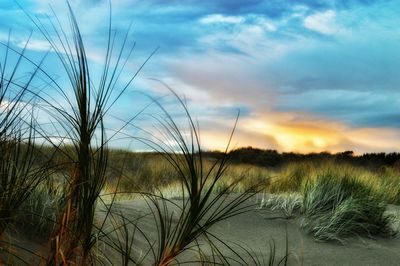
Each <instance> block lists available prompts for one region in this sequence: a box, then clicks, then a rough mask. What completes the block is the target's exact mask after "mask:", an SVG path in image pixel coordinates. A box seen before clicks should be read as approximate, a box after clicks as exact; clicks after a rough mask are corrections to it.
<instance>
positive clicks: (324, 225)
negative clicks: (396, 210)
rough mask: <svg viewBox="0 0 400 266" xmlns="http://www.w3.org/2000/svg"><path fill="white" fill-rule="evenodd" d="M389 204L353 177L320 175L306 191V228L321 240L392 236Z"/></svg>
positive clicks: (304, 226) (307, 186)
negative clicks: (388, 210) (387, 208)
mask: <svg viewBox="0 0 400 266" xmlns="http://www.w3.org/2000/svg"><path fill="white" fill-rule="evenodd" d="M386 206H387V204H386V202H385V201H384V200H383V199H382V198H381V197H379V196H378V195H376V194H375V193H374V191H373V190H372V188H371V187H370V186H368V185H366V184H365V183H363V182H361V181H359V180H357V179H356V178H354V177H350V176H338V175H335V174H333V173H325V174H323V175H319V176H318V177H317V178H316V179H315V180H314V181H310V182H309V183H307V184H306V186H305V189H304V200H303V207H304V220H303V223H302V227H303V228H304V229H305V230H306V231H307V232H308V233H310V234H312V235H313V236H314V237H315V238H316V239H318V240H337V241H342V240H343V237H346V236H352V235H360V236H369V237H372V236H374V235H386V236H387V235H390V234H392V233H393V232H392V230H391V229H390V222H391V218H390V217H389V216H386V215H385V210H386Z"/></svg>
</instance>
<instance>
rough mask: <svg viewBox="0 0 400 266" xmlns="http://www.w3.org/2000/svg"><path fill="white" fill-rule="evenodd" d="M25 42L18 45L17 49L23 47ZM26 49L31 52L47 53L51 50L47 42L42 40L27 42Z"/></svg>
mask: <svg viewBox="0 0 400 266" xmlns="http://www.w3.org/2000/svg"><path fill="white" fill-rule="evenodd" d="M25 45H26V41H21V42H19V43H18V47H21V48H23V47H25ZM26 48H27V49H29V50H32V51H49V50H50V49H51V45H50V44H49V42H48V41H44V40H33V39H31V40H29V42H28V44H27V45H26Z"/></svg>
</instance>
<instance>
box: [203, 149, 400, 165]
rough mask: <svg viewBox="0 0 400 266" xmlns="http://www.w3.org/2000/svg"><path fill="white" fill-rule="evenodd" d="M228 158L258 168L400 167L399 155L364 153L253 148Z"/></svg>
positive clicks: (237, 150) (210, 153)
mask: <svg viewBox="0 0 400 266" xmlns="http://www.w3.org/2000/svg"><path fill="white" fill-rule="evenodd" d="M206 154H207V156H209V157H219V155H220V152H207V153H206ZM230 158H231V160H232V161H233V162H235V163H248V164H255V165H259V166H272V167H279V166H282V165H285V164H288V163H292V162H302V161H309V160H324V159H327V160H335V161H337V162H346V163H350V164H353V165H359V166H364V167H365V166H368V167H381V166H396V167H400V153H395V152H393V153H383V152H382V153H365V154H363V155H355V154H354V152H353V151H344V152H339V153H334V154H332V153H329V152H320V153H308V154H301V153H294V152H282V153H280V152H278V151H276V150H263V149H257V148H253V147H245V148H239V149H236V150H233V151H231V152H230Z"/></svg>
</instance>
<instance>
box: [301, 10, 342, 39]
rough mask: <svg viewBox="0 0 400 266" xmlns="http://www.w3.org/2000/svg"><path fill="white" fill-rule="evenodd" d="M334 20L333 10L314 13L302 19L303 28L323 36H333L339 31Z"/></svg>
mask: <svg viewBox="0 0 400 266" xmlns="http://www.w3.org/2000/svg"><path fill="white" fill-rule="evenodd" d="M335 19H336V13H335V11H333V10H328V11H325V12H320V13H316V14H313V15H311V16H308V17H306V18H305V19H304V27H306V28H307V29H310V30H312V31H316V32H319V33H322V34H325V35H331V34H335V33H337V32H338V31H339V28H338V27H337V25H336V21H335Z"/></svg>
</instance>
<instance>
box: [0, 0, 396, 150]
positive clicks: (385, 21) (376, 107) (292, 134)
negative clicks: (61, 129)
mask: <svg viewBox="0 0 400 266" xmlns="http://www.w3.org/2000/svg"><path fill="white" fill-rule="evenodd" d="M18 3H19V4H20V5H21V6H22V7H23V9H25V11H26V12H27V13H29V14H31V15H33V16H37V17H38V18H39V19H41V20H42V21H44V23H46V21H47V20H46V15H49V16H50V17H52V16H53V15H52V13H51V9H50V7H49V4H50V5H51V7H52V8H53V9H54V12H55V13H56V14H57V16H59V18H60V21H61V24H62V25H63V27H65V28H67V29H68V25H69V24H68V19H67V15H68V14H67V12H66V10H67V9H66V3H65V1H56V0H53V1H48V0H26V1H22V0H19V1H18ZM70 3H71V6H72V8H73V10H74V12H75V15H76V17H77V18H78V22H79V25H80V28H81V32H82V35H83V39H84V41H85V45H86V50H87V54H88V58H89V59H90V63H91V65H92V67H93V72H94V73H95V74H94V76H96V71H99V70H100V69H101V65H102V63H103V58H104V53H105V52H104V51H105V48H106V44H107V32H108V17H109V10H110V5H109V1H108V0H71V1H70ZM111 6H112V11H111V12H112V29H113V30H115V32H116V34H117V39H116V42H117V43H119V44H120V43H122V40H123V38H124V34H125V32H126V31H127V29H128V27H129V25H132V27H131V30H130V32H129V38H128V46H129V45H133V41H134V42H135V43H136V44H135V49H134V52H133V54H132V56H131V59H130V60H129V61H128V64H127V66H126V68H125V71H124V75H123V76H122V77H121V84H123V82H124V81H125V82H126V81H127V80H129V78H130V76H132V74H133V73H134V72H135V71H136V70H137V69H138V67H139V66H140V65H141V63H143V62H144V61H145V60H146V58H147V57H148V56H149V55H150V54H151V53H152V52H153V51H154V50H155V49H157V48H158V50H157V52H156V53H155V55H154V56H152V57H151V59H150V60H149V61H148V62H147V63H146V65H145V67H144V68H143V69H142V70H141V71H140V73H139V76H138V77H137V78H136V79H135V81H134V82H133V84H132V85H131V86H130V87H129V88H128V90H127V92H126V93H125V94H124V95H123V98H121V99H120V101H119V102H118V104H117V105H116V106H114V107H113V110H112V111H113V112H114V116H116V117H119V118H124V119H129V116H132V115H133V114H135V112H138V110H140V109H141V108H142V107H143V106H146V104H147V103H148V101H149V97H147V96H144V94H142V93H145V94H146V95H150V96H151V97H156V98H158V99H161V100H160V101H161V102H162V103H163V104H164V106H165V107H166V108H167V109H168V110H169V111H170V112H171V114H173V116H174V117H175V118H176V119H184V112H183V110H182V108H180V106H179V104H178V102H177V101H176V99H174V97H173V96H171V93H170V92H169V91H168V89H166V87H165V86H164V85H163V84H162V83H164V84H166V85H168V86H169V87H171V88H172V89H173V90H174V91H175V92H177V94H179V95H180V96H181V97H183V98H184V99H185V101H186V103H187V105H188V107H189V110H190V112H191V114H192V116H193V118H194V119H195V120H196V121H198V122H199V125H200V130H201V138H202V145H203V147H204V148H206V149H223V148H224V147H225V145H226V143H227V140H228V137H229V134H230V131H231V130H232V127H233V125H234V123H235V118H236V115H237V113H238V111H239V110H240V117H239V121H238V125H237V128H236V131H235V138H234V142H233V144H234V146H235V147H242V146H253V147H258V148H262V149H276V150H278V151H285V152H288V151H295V152H320V151H329V152H340V151H345V150H353V151H355V152H356V153H357V154H361V153H365V152H393V151H400V74H399V73H398V72H400V53H399V51H400V27H399V25H400V16H399V15H398V14H399V13H400V2H399V1H395V0H393V1H391V0H387V1H378V0H377V1H374V0H346V1H345V0H342V1H340V0H339V1H333V0H329V1H328V0H327V1H322V0H308V1H307V0H299V1H288V0H286V1H284V0H235V1H232V0H219V1H215V0H204V1H195V0H187V1H178V0H171V1H161V0H146V1H135V0H114V1H111ZM0 15H1V17H2V19H1V21H0V41H1V42H3V43H4V42H6V41H7V38H8V32H9V30H10V29H11V30H12V33H11V44H12V45H14V46H15V47H19V48H21V47H23V46H24V44H25V43H26V40H27V37H28V36H29V34H30V32H31V31H33V35H32V37H31V39H30V42H29V43H28V46H27V48H28V54H29V56H31V57H32V58H34V59H35V60H40V58H41V56H43V55H44V54H45V53H46V52H47V51H48V50H49V45H48V43H47V42H46V41H45V39H44V38H43V36H42V35H41V34H40V32H39V31H38V30H37V29H36V28H35V26H34V25H33V23H32V22H31V21H30V20H29V18H28V17H27V16H26V15H25V14H24V12H23V11H22V10H21V8H20V7H19V6H18V5H16V4H15V2H13V1H5V0H2V1H0ZM124 56H126V54H124ZM56 61H57V59H56V58H55V56H54V55H52V52H50V55H49V56H48V57H47V58H46V60H45V63H44V64H48V65H50V66H56V65H57V62H56ZM50 69H51V70H52V71H53V72H54V73H52V74H53V75H54V76H56V77H62V76H63V73H62V71H61V68H59V67H50ZM62 82H63V81H62V78H60V83H62ZM153 111H154V112H156V111H155V110H153V109H151V111H148V112H147V111H146V112H147V113H148V116H147V117H149V116H151V112H153ZM139 122H141V123H143V125H141V126H142V127H147V126H149V130H151V125H150V124H151V122H149V121H148V119H146V116H143V117H142V118H138V123H139ZM117 124H118V123H116V121H115V120H112V119H110V122H109V125H110V127H112V126H115V127H117ZM132 134H135V132H133V133H132ZM130 145H131V144H130ZM132 145H133V148H137V149H140V146H135V145H137V144H132Z"/></svg>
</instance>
